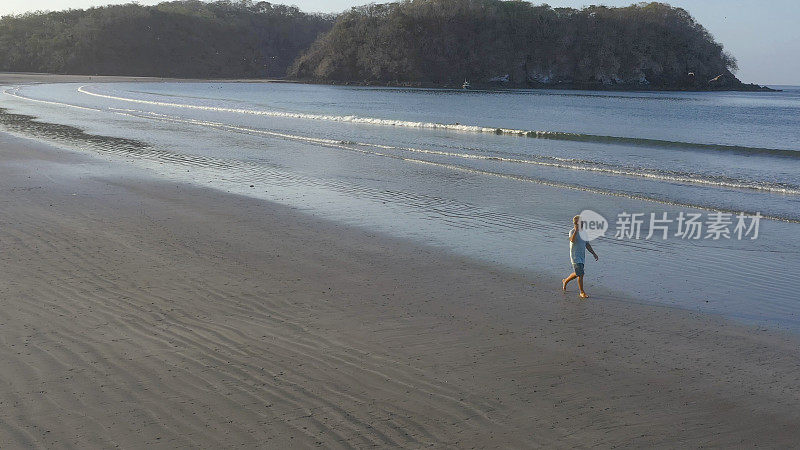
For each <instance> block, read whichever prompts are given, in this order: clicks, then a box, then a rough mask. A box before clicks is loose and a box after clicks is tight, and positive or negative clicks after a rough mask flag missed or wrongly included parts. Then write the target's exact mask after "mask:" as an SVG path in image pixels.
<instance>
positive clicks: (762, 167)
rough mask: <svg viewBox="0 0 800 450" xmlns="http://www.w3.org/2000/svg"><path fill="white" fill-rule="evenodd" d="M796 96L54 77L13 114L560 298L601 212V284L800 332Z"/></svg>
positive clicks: (59, 137) (20, 121) (172, 172)
mask: <svg viewBox="0 0 800 450" xmlns="http://www.w3.org/2000/svg"><path fill="white" fill-rule="evenodd" d="M783 89H784V90H783V92H758V93H740V92H719V93H717V92H715V93H711V92H704V93H683V92H630V93H620V92H588V91H545V90H534V91H531V90H509V91H474V90H473V91H463V90H433V89H394V88H364V87H337V86H315V85H300V84H284V83H174V82H169V83H108V84H101V83H95V84H91V83H90V84H39V85H27V86H5V87H3V88H2V92H3V94H2V102H0V107H2V108H5V112H4V113H2V114H0V124H2V126H3V127H5V129H6V130H9V131H12V132H15V133H19V134H25V135H30V136H34V137H36V138H38V139H42V140H47V141H51V142H56V143H58V144H60V145H63V146H65V147H70V148H72V149H75V150H78V151H83V152H89V153H93V154H98V155H102V156H105V157H112V158H118V159H119V161H120V164H132V165H137V166H141V167H146V168H148V169H149V170H152V171H153V173H154V174H157V175H158V176H161V177H165V178H168V179H174V180H179V181H184V182H190V183H196V184H198V185H202V186H210V187H214V188H218V189H221V190H225V191H228V192H234V193H237V194H241V195H247V196H252V197H257V198H262V199H266V200H270V201H274V202H279V203H282V204H286V205H290V206H292V207H295V208H298V209H300V210H302V211H305V212H308V213H310V214H314V215H317V216H319V217H324V218H327V219H331V220H336V221H340V222H343V223H347V224H350V225H355V226H359V227H363V228H366V229H373V230H378V231H381V232H385V233H389V234H392V235H396V236H399V237H403V238H408V239H412V240H415V241H418V242H420V243H423V244H426V245H433V246H437V247H442V248H446V249H448V250H450V251H453V252H456V253H459V254H463V255H466V256H469V257H473V258H476V259H479V260H483V261H487V262H491V263H495V264H500V265H503V266H507V267H510V268H513V269H517V270H524V271H532V272H536V273H541V274H545V275H548V276H550V277H551V278H552V280H553V287H554V289H558V288H559V286H558V280H559V279H560V278H561V277H563V276H565V275H567V274H568V273H569V272H570V268H571V266H570V264H569V257H568V250H567V249H568V242H567V232H568V231H569V229H570V225H571V223H570V220H571V217H572V216H573V215H575V214H577V213H579V212H581V211H583V210H586V209H590V210H593V211H596V212H598V213H600V214H601V215H603V216H604V217H605V218H606V219H607V221H608V227H609V229H608V231H607V232H606V234H605V235H604V236H603V237H601V238H599V239H597V240H596V241H594V242H593V246H594V247H595V249H596V250H597V251H598V253H599V254H600V257H601V259H600V261H599V262H594V261H588V262H587V289H588V290H589V292H590V294H591V288H592V286H597V285H602V286H605V287H608V288H610V289H615V290H619V291H622V292H625V293H627V294H630V295H631V296H632V297H633V298H636V299H638V301H642V302H653V303H657V304H661V305H667V306H670V307H676V308H684V309H690V310H695V311H704V312H709V313H713V314H721V315H724V316H726V317H731V318H735V319H738V320H743V321H746V322H751V323H757V324H762V325H767V326H773V327H778V328H785V329H789V330H792V331H796V332H797V331H800V295H798V294H797V293H796V292H797V286H796V282H797V281H798V278H800V277H798V275H797V274H796V270H797V269H798V268H800V244H798V236H800V88H794V87H783ZM251 186H252V187H251ZM629 214H641V216H637V217H639V218H640V219H641V222H642V223H641V233H640V235H639V238H638V239H637V238H634V237H629V236H622V237H618V236H616V235H617V234H618V232H621V231H626V230H627V231H630V230H629V228H628V227H627V225H625V223H626V222H625V220H626V217H630V216H628V215H629ZM651 214H652V215H654V216H653V217H654V218H657V219H663V218H664V217H665V216H664V215H665V214H666V218H667V220H668V221H670V222H661V223H656V225H663V226H666V235H667V236H666V238H664V233H665V232H664V230H663V228H658V227H654V228H653V233H652V236H649V238H648V235H650V225H651V223H650V221H651ZM681 214H683V215H684V217H688V216H689V215H692V214H695V215H697V214H699V218H698V220H699V221H700V222H701V225H700V226H701V227H702V229H701V231H700V238H699V239H689V238H687V237H686V236H683V235H682V234H680V233H679V231H680V230H679V224H678V221H677V218H678V217H679V216H680V215H681ZM756 214H758V215H759V216H760V217H761V219H760V220H758V221H757V223H758V235H757V236H755V234H756V233H755V231H756V230H755V228H750V226H751V225H754V223H756V222H754V221H753V219H752V216H754V215H756ZM739 216H741V219H739ZM740 220H742V224H744V225H746V227H745V228H744V229H741V228H739V229H737V224H738V223H739V221H740ZM728 221H729V222H730V223H727V222H728ZM714 222H716V224H715V223H714ZM715 226H716V227H717V228H718V229H722V230H727V231H728V233H730V237H726V236H725V234H722V235H719V234H718V233H711V230H712V229H713V227H715ZM748 228H749V229H748ZM748 231H749V233H747V232H748ZM739 232H741V236H739V235H738V234H739ZM715 236H717V237H719V239H713V237H715ZM739 237H741V239H740V238H739ZM753 237H756V238H755V239H753ZM573 294H574V293H573ZM487 301H490V299H487ZM576 301H577V300H576ZM598 301H602V299H598Z"/></svg>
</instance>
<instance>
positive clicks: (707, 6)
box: [0, 0, 800, 85]
mask: <svg viewBox="0 0 800 450" xmlns="http://www.w3.org/2000/svg"><path fill="white" fill-rule="evenodd" d="M385 1H388V0H379V1H377V2H376V3H383V2H385ZM662 1H664V2H665V3H669V4H671V5H673V6H679V7H681V8H684V9H686V10H687V11H689V12H690V13H691V14H692V16H694V18H695V19H696V20H697V21H698V22H700V23H701V24H703V25H704V26H705V27H706V28H707V29H708V30H709V31H710V32H711V34H713V35H714V37H715V38H716V40H717V42H720V43H722V44H723V46H724V47H725V49H726V50H727V51H728V52H730V53H731V54H733V56H735V57H736V59H737V60H738V61H739V71H738V72H737V73H736V75H737V76H738V77H739V78H740V79H741V80H742V81H744V82H746V83H758V84H770V85H781V84H789V85H800V1H798V0H769V1H764V0H671V1H670V0H662ZM128 2H129V1H128V0H0V15H5V14H19V13H23V12H27V11H36V10H51V11H55V10H61V9H68V8H75V9H78V8H87V7H91V6H100V5H106V4H109V3H128ZM138 3H139V4H142V5H153V4H156V3H159V0H139V1H138ZM271 3H286V4H292V5H296V6H297V7H299V8H300V9H302V10H303V11H308V12H340V11H344V10H346V9H348V8H350V7H351V6H357V5H362V4H365V3H369V0H285V1H282V0H271ZM532 3H537V4H538V3H547V4H549V5H550V6H553V7H560V6H568V7H573V8H581V7H583V6H585V5H587V4H593V3H594V4H603V5H607V6H627V5H630V4H631V3H634V1H633V0H627V1H619V0H596V1H588V2H587V1H575V0H543V1H541V2H540V1H538V0H534V1H533V2H532Z"/></svg>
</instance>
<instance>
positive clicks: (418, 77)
mask: <svg viewBox="0 0 800 450" xmlns="http://www.w3.org/2000/svg"><path fill="white" fill-rule="evenodd" d="M732 70H736V60H735V59H734V58H733V57H732V56H731V55H729V54H728V53H726V52H725V51H723V48H722V45H720V44H719V43H717V42H716V41H715V40H714V38H713V37H712V36H711V34H710V33H709V32H708V31H707V30H706V29H705V28H704V27H703V26H702V25H700V24H699V23H697V22H696V21H695V20H694V19H693V18H692V17H691V15H689V13H688V12H686V11H685V10H684V9H681V8H674V7H671V6H669V5H667V4H663V3H639V4H635V5H631V6H628V7H624V8H608V7H605V6H590V7H587V8H584V9H581V10H576V9H571V8H551V7H550V6H548V5H541V6H535V5H533V4H531V3H528V2H523V1H501V0H404V1H401V2H397V3H387V4H380V5H378V4H371V5H367V6H362V7H358V8H353V9H352V10H350V11H349V12H346V13H344V14H343V15H341V16H340V17H339V18H338V20H337V21H336V23H335V24H334V26H333V28H332V30H331V31H330V32H328V33H327V34H326V35H324V36H322V37H321V38H320V39H319V40H318V41H317V42H315V43H314V44H313V46H312V47H311V48H310V49H309V50H308V51H307V52H305V53H304V54H303V55H302V56H301V57H300V58H299V59H297V61H295V63H294V64H293V65H292V67H291V68H290V70H289V76H291V77H295V78H300V79H308V80H318V81H329V82H346V81H362V82H367V83H370V82H375V83H404V82H405V83H409V82H410V83H421V84H461V83H462V82H463V80H464V79H468V80H471V81H472V82H473V84H474V83H475V82H483V83H486V82H491V80H494V82H497V83H500V84H512V85H524V86H554V85H566V86H587V87H603V86H650V87H653V88H713V87H715V86H718V87H733V86H736V85H741V83H740V82H739V81H738V79H736V77H735V76H734V75H733V74H732V72H731V71H732Z"/></svg>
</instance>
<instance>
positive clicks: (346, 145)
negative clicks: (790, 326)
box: [114, 109, 800, 223]
mask: <svg viewBox="0 0 800 450" xmlns="http://www.w3.org/2000/svg"><path fill="white" fill-rule="evenodd" d="M114 110H115V111H118V114H125V115H132V116H135V117H142V115H148V116H151V117H153V118H156V119H160V120H165V121H170V122H177V123H185V124H191V125H198V126H204V127H211V128H215V129H220V130H229V131H235V132H241V133H247V134H256V135H262V136H270V137H276V138H281V139H287V140H292V141H299V142H308V143H311V144H316V145H321V146H325V147H328V148H339V149H343V150H348V151H353V152H358V153H362V154H368V155H374V156H382V157H387V158H393V159H398V160H402V161H408V162H413V163H417V164H424V165H431V166H437V167H442V168H447V169H451V170H458V171H461V172H466V173H474V174H479V175H490V176H495V177H498V178H505V179H509V180H516V181H523V182H531V183H537V184H541V185H545V186H551V187H556V188H562V189H570V190H576V191H583V192H591V193H594V194H602V195H609V196H614V197H624V198H630V199H634V200H642V201H648V202H656V203H662V204H667V205H672V206H680V207H689V208H697V209H704V210H708V211H719V212H730V213H739V212H742V211H734V210H727V209H719V208H714V207H709V206H703V205H696V204H691V203H683V202H675V201H672V200H669V199H664V198H656V197H649V196H644V195H639V194H632V193H627V192H619V191H611V190H605V189H599V188H594V187H587V186H579V185H573V184H568V183H562V182H557V181H552V180H545V179H541V178H532V177H528V176H523V175H516V174H508V173H502V172H495V171H491V170H484V169H478V168H474V167H468V166H462V165H458V164H451V163H444V162H438V161H430V160H426V159H420V158H414V157H408V156H402V155H398V154H392V153H384V152H379V151H374V150H367V149H366V148H359V147H367V148H370V147H372V148H381V149H384V150H405V151H415V152H420V153H434V154H442V155H445V156H458V155H459V154H458V153H451V152H440V151H437V150H425V149H413V148H409V147H395V146H390V145H382V144H369V143H362V142H352V141H341V140H336V139H325V138H314V137H309V136H300V135H294V134H288V133H280V132H275V131H268V130H259V129H256V128H249V127H242V126H237V125H230V124H226V123H221V122H213V121H208V120H197V119H186V118H180V117H174V116H168V115H165V114H160V113H155V112H151V111H139V110H130V109H114ZM465 156H469V157H470V158H481V159H484V158H485V159H496V157H493V156H485V155H470V154H465ZM509 160H511V161H517V162H523V161H524V162H528V163H532V164H538V163H539V162H537V161H530V160H515V159H509ZM798 193H800V191H798ZM744 212H745V213H751V214H755V212H754V211H753V212H749V211H744ZM762 217H763V218H765V219H771V220H778V221H782V222H793V223H800V220H797V219H793V218H786V217H781V216H772V215H764V214H762Z"/></svg>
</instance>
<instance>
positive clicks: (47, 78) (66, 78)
mask: <svg viewBox="0 0 800 450" xmlns="http://www.w3.org/2000/svg"><path fill="white" fill-rule="evenodd" d="M81 82H100V83H114V82H176V83H179V82H187V83H289V84H311V85H320V86H357V87H376V88H380V87H389V88H409V89H447V90H462V88H461V86H460V85H458V84H454V85H449V84H440V83H428V82H414V83H411V82H409V83H401V82H392V83H385V82H384V83H380V82H365V81H347V82H339V81H328V82H325V81H313V80H301V79H285V78H222V79H209V78H169V77H137V76H125V75H70V74H47V73H28V72H0V83H81ZM473 84H474V87H473V88H470V89H466V91H469V90H476V91H508V90H529V91H539V90H564V91H569V90H574V91H590V92H782V89H775V88H771V87H769V86H767V85H758V84H755V83H743V86H744V87H745V88H742V89H734V88H719V89H687V88H677V87H676V88H647V86H643V85H642V86H640V85H636V86H633V85H630V86H628V85H626V86H619V87H618V86H607V85H602V84H597V85H594V84H592V85H589V84H552V85H549V84H541V85H537V86H532V85H520V86H516V85H502V84H497V83H478V82H476V83H473Z"/></svg>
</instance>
